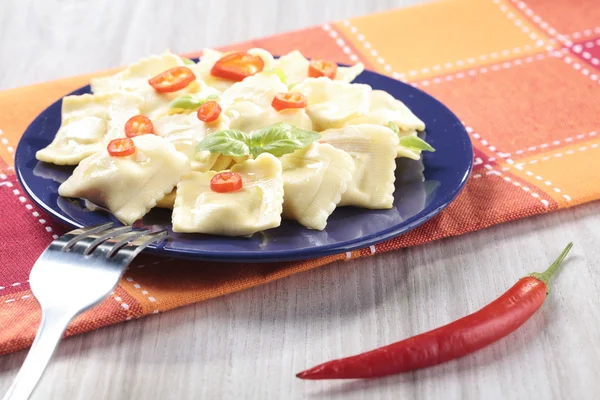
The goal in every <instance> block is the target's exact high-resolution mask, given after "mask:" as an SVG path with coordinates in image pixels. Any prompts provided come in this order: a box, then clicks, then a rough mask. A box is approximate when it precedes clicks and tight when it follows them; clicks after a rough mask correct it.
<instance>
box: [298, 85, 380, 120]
mask: <svg viewBox="0 0 600 400" xmlns="http://www.w3.org/2000/svg"><path fill="white" fill-rule="evenodd" d="M294 91H295V92H300V93H302V94H304V95H305V96H306V97H307V99H308V107H306V113H307V114H308V116H309V117H310V119H311V120H312V123H313V127H314V129H316V130H319V131H320V130H325V129H330V128H341V127H342V126H344V125H345V124H346V123H347V122H348V121H349V120H351V119H352V118H356V117H359V116H361V115H364V114H366V113H367V112H368V111H369V92H370V91H371V87H370V86H368V85H363V84H351V83H345V82H339V81H332V80H331V79H329V78H325V77H321V78H308V79H306V80H305V81H303V82H302V83H300V84H298V85H296V86H294Z"/></svg>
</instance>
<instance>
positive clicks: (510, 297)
mask: <svg viewBox="0 0 600 400" xmlns="http://www.w3.org/2000/svg"><path fill="white" fill-rule="evenodd" d="M572 246H573V244H572V243H569V244H568V245H567V247H566V248H565V249H564V250H563V252H562V253H561V254H560V256H559V257H558V258H557V259H556V261H554V263H552V265H551V266H550V268H548V269H547V270H546V271H545V272H543V273H533V274H531V275H529V276H526V277H524V278H521V279H520V280H519V281H518V282H517V283H516V284H515V285H514V286H513V287H511V288H510V289H509V290H508V291H507V292H506V293H504V294H503V295H502V296H500V297H499V298H498V299H496V300H494V301H493V302H492V303H490V304H488V305H487V306H485V307H483V308H482V309H481V310H479V311H477V312H475V313H473V314H470V315H468V316H466V317H463V318H461V319H459V320H456V321H454V322H452V323H450V324H448V325H444V326H442V327H441V328H437V329H434V330H432V331H429V332H425V333H422V334H420V335H417V336H413V337H411V338H408V339H405V340H402V341H400V342H396V343H393V344H390V345H387V346H384V347H380V348H378V349H375V350H372V351H369V352H366V353H362V354H358V355H355V356H352V357H347V358H342V359H339V360H333V361H329V362H326V363H324V364H320V365H317V366H316V367H313V368H311V369H308V370H306V371H303V372H300V373H299V374H297V375H296V376H297V377H298V378H301V379H352V378H375V377H379V376H384V375H391V374H397V373H401V372H406V371H412V370H415V369H419V368H425V367H430V366H432V365H436V364H441V363H443V362H446V361H450V360H453V359H455V358H459V357H462V356H464V355H467V354H469V353H471V352H474V351H476V350H479V349H481V348H483V347H485V346H487V345H489V344H491V343H493V342H495V341H497V340H499V339H501V338H503V337H504V336H506V335H508V334H509V333H511V332H512V331H514V330H516V329H517V328H518V327H520V326H521V325H523V323H525V321H527V320H528V319H529V318H530V317H531V316H532V315H533V314H534V313H535V312H536V311H537V310H538V309H539V308H540V307H541V306H542V304H544V300H546V295H547V294H548V293H549V289H548V283H549V281H550V279H551V278H552V275H554V273H555V272H556V270H557V269H558V267H559V265H560V263H561V262H562V261H563V260H564V258H565V257H566V256H567V253H568V252H569V250H571V247H572Z"/></svg>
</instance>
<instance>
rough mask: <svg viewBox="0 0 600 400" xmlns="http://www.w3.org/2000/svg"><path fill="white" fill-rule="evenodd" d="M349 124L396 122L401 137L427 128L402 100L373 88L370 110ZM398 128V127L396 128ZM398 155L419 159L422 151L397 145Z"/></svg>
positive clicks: (413, 134) (370, 96)
mask: <svg viewBox="0 0 600 400" xmlns="http://www.w3.org/2000/svg"><path fill="white" fill-rule="evenodd" d="M348 124H349V125H358V124H377V125H384V126H389V125H390V124H394V126H395V127H394V129H395V130H396V133H397V135H398V137H399V138H402V137H404V136H417V134H418V131H424V130H425V123H424V122H423V121H421V120H420V119H419V117H417V116H416V115H415V114H413V112H412V111H411V110H410V109H409V108H408V107H407V106H406V105H405V104H404V103H402V102H401V101H400V100H398V99H396V98H394V97H393V96H392V95H390V94H389V93H387V92H384V91H383V90H373V91H371V93H370V95H369V112H368V113H366V114H365V115H362V116H360V117H357V118H353V119H351V120H350V121H348ZM396 128H397V129H396ZM396 150H397V157H407V158H411V159H413V160H418V159H420V157H421V152H420V151H419V150H417V149H415V148H410V147H407V146H402V144H401V143H399V145H398V147H397V149H396Z"/></svg>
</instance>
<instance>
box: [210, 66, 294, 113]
mask: <svg viewBox="0 0 600 400" xmlns="http://www.w3.org/2000/svg"><path fill="white" fill-rule="evenodd" d="M287 91H288V89H287V86H286V85H284V84H283V83H282V82H281V80H280V79H279V77H277V75H265V74H257V75H253V76H249V77H247V78H246V79H244V80H243V81H241V82H237V83H235V84H234V85H233V86H231V87H230V88H229V89H227V90H226V91H224V92H223V95H222V96H221V99H222V102H223V104H224V105H225V106H229V105H232V104H236V103H240V102H246V101H249V102H252V103H254V104H256V105H257V106H260V107H263V108H267V107H271V103H272V102H273V98H274V97H275V95H277V94H278V93H281V92H287Z"/></svg>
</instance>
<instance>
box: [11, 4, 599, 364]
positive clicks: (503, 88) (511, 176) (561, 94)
mask: <svg viewBox="0 0 600 400" xmlns="http://www.w3.org/2000/svg"><path fill="white" fill-rule="evenodd" d="M598 24H600V2H599V1H598V0H552V1H548V0H528V1H525V2H522V1H518V0H445V1H439V2H436V3H430V4H425V5H422V6H417V7H412V8H407V9H401V10H393V11H387V12H384V13H380V14H374V15H368V16H364V17H359V18H354V19H351V20H345V21H337V22H333V23H330V24H325V25H322V26H317V27H312V28H308V29H304V30H301V31H296V32H291V33H285V34H281V35H277V36H272V37H267V38H264V39H258V40H252V41H250V42H246V43H241V44H238V45H235V46H228V47H227V48H228V49H232V48H235V49H246V48H250V47H262V48H265V49H267V50H270V51H271V52H272V53H274V54H283V53H285V52H288V51H290V50H293V49H299V50H300V51H301V52H302V53H304V54H305V55H306V56H308V57H313V58H324V59H330V60H335V61H338V62H342V63H353V62H355V61H358V60H360V61H362V62H363V63H365V65H366V67H367V68H368V69H371V70H375V71H377V72H379V73H382V74H386V75H389V76H392V77H394V78H396V79H399V80H403V81H405V82H408V83H410V84H412V85H414V86H416V87H418V88H420V89H422V90H424V91H426V92H428V93H430V94H431V95H433V96H434V97H436V98H438V99H439V100H441V101H442V102H443V103H445V104H446V105H447V106H448V107H449V108H450V109H451V110H453V111H454V112H455V113H456V114H457V115H458V116H459V118H460V119H461V120H462V121H463V122H464V124H465V126H466V127H467V130H468V132H469V134H470V136H471V140H472V142H473V145H474V150H475V167H474V171H473V174H472V176H471V178H470V180H469V182H468V183H467V185H466V188H465V189H464V191H463V192H462V194H461V195H460V196H459V197H458V198H457V200H456V201H455V202H454V203H452V204H451V205H450V206H449V207H448V208H447V209H446V210H445V211H443V212H442V213H441V214H440V215H439V216H437V217H436V218H434V219H433V220H431V221H429V222H428V223H426V224H425V225H423V226H421V227H419V228H417V229H415V230H414V231H412V232H410V233H408V234H405V235H403V236H401V237H398V238H395V239H392V240H390V241H388V242H385V243H382V244H379V245H377V246H375V249H376V252H384V251H393V250H397V249H399V248H402V247H406V246H414V245H418V244H422V243H425V242H429V241H432V240H435V239H440V238H443V237H448V236H453V235H460V234H463V233H467V232H471V231H475V230H477V229H481V228H485V227H488V226H491V225H494V224H498V223H502V222H507V221H511V220H515V219H518V218H523V217H526V216H530V215H535V214H541V213H545V212H549V211H553V210H557V209H561V208H566V207H571V206H574V205H577V204H581V203H585V202H589V201H592V200H596V199H599V198H600V168H599V165H600V164H599V161H598V160H600V132H598V133H597V132H596V130H600V83H599V79H598V78H599V76H600V26H598ZM194 55H198V54H189V55H188V56H194ZM103 73H106V72H103ZM93 75H97V74H93ZM93 75H86V76H78V77H74V78H68V79H62V80H58V81H53V82H47V83H41V84H36V85H33V86H28V87H22V88H17V89H12V90H7V91H4V92H0V110H1V111H0V130H1V131H0V132H1V133H0V142H1V143H0V204H1V206H2V218H1V220H0V221H1V222H0V257H1V260H2V267H1V268H0V354H2V353H9V352H12V351H16V350H19V349H22V348H25V347H27V346H29V345H30V344H31V342H32V340H33V337H34V335H35V332H36V329H37V327H38V323H39V320H40V310H39V307H38V305H37V302H36V301H35V299H33V297H32V295H31V291H30V290H29V284H28V282H27V279H28V276H29V271H30V269H31V266H32V265H33V263H34V261H35V260H36V259H37V257H38V255H39V254H40V253H41V252H42V251H43V250H44V249H45V247H46V246H47V245H48V243H49V242H50V241H51V240H52V238H53V236H55V235H59V234H61V233H63V232H65V231H66V230H67V228H65V227H64V226H61V225H59V224H56V223H54V222H53V220H52V219H51V218H50V217H49V216H47V215H45V214H44V213H43V212H42V211H41V210H40V209H38V208H37V207H36V206H34V205H33V204H32V202H31V201H30V200H29V199H28V198H27V197H26V196H25V194H24V193H23V190H22V189H21V187H19V184H18V183H17V181H16V178H15V172H14V169H13V167H12V165H13V156H14V151H15V147H16V146H17V143H18V141H19V138H20V136H21V134H22V133H23V131H24V130H25V128H26V127H27V125H28V124H29V123H30V122H31V121H32V120H33V118H35V116H36V115H37V114H38V113H40V112H41V111H42V110H44V109H45V108H46V107H47V106H48V105H50V104H51V103H52V102H54V101H55V100H56V99H58V98H60V97H61V96H63V95H65V94H66V93H69V92H70V91H72V90H74V89H76V88H78V87H80V86H83V85H86V84H87V83H88V82H89V79H90V77H91V76H93ZM372 253H373V251H372V249H369V248H367V249H364V250H360V251H354V252H352V253H351V254H349V255H348V254H340V255H336V256H330V257H325V258H321V259H315V260H310V261H302V262H288V263H279V264H246V265H230V264H210V263H200V262H192V261H183V260H173V259H158V260H157V259H150V258H145V257H144V256H141V257H140V258H139V259H138V260H137V261H136V263H135V264H134V265H133V266H132V267H131V268H130V269H129V271H127V273H126V274H125V276H124V278H123V280H122V281H121V282H120V284H119V285H118V287H117V289H116V290H115V292H114V294H113V295H111V296H110V298H108V299H107V300H106V301H104V302H103V303H102V304H101V305H100V306H98V307H96V308H94V309H93V310H90V311H88V312H87V313H85V314H83V315H81V316H80V317H78V318H77V319H76V320H75V321H74V322H73V324H72V325H71V327H70V328H69V329H68V331H67V334H68V335H73V334H77V333H82V332H85V331H90V330H93V329H96V328H100V327H102V326H107V325H111V324H116V323H119V322H123V321H126V320H129V319H132V318H139V317H141V316H144V315H147V314H153V313H158V312H164V311H167V310H170V309H172V308H175V307H179V306H183V305H186V304H190V303H194V302H197V301H201V300H205V299H209V298H212V297H215V296H220V295H224V294H227V293H230V292H234V291H237V290H242V289H245V288H248V287H251V286H254V285H259V284H262V283H265V282H269V281H272V280H275V279H279V278H283V277H285V276H288V275H291V274H294V273H297V272H301V271H306V270H309V269H311V268H315V267H319V266H322V265H325V264H328V263H330V262H332V261H335V260H342V259H347V258H348V256H350V258H359V257H366V256H370V255H371V254H372Z"/></svg>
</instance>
